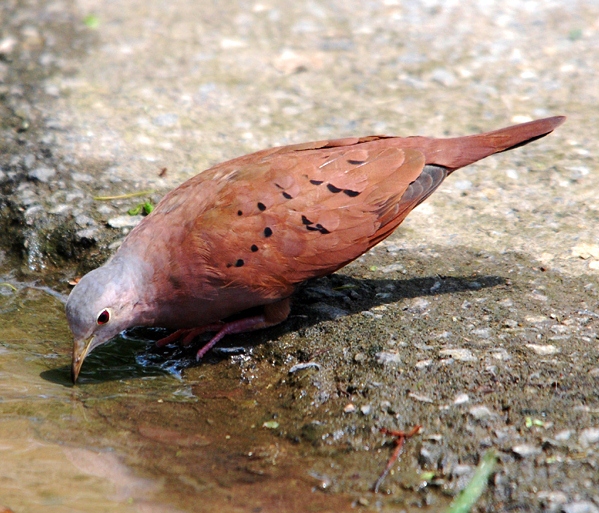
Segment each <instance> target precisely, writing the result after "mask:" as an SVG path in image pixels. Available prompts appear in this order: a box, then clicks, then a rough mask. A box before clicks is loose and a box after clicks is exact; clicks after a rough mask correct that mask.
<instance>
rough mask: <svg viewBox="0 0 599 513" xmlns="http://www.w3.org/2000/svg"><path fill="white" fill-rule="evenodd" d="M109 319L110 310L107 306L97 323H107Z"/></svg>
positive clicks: (99, 315)
mask: <svg viewBox="0 0 599 513" xmlns="http://www.w3.org/2000/svg"><path fill="white" fill-rule="evenodd" d="M109 320H110V310H108V309H107V308H105V309H104V310H102V311H101V312H100V313H99V314H98V317H97V319H96V323H98V324H99V325H102V324H106V323H107V322H108V321H109Z"/></svg>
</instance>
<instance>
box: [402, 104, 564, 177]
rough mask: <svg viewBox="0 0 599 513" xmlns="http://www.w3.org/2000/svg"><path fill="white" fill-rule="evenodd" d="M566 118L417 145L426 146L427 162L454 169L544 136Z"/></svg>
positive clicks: (532, 122) (561, 117) (540, 120)
mask: <svg viewBox="0 0 599 513" xmlns="http://www.w3.org/2000/svg"><path fill="white" fill-rule="evenodd" d="M565 120H566V117H565V116H554V117H551V118H545V119H537V120H536V121H530V122H528V123H522V124H520V125H514V126H510V127H507V128H501V129H499V130H494V131H492V132H486V133H484V134H476V135H467V136H465V137H454V138H450V139H427V141H426V143H425V144H424V145H422V141H421V142H420V144H418V145H419V146H420V147H421V148H422V147H423V146H424V148H425V150H424V151H425V154H426V163H427V164H434V165H437V166H443V167H445V168H447V169H450V170H451V171H453V170H455V169H458V168H460V167H464V166H467V165H468V164H472V163H474V162H476V161H477V160H480V159H483V158H485V157H488V156H489V155H493V154H494V153H500V152H502V151H507V150H511V149H513V148H517V147H518V146H523V145H525V144H528V143H529V142H532V141H535V140H537V139H540V138H541V137H545V136H546V135H548V134H550V133H551V132H553V130H555V129H556V128H557V127H558V126H560V125H561V124H562V123H563V122H564V121H565ZM408 139H411V138H408ZM414 139H418V138H414ZM414 142H416V141H414Z"/></svg>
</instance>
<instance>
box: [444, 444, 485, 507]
mask: <svg viewBox="0 0 599 513" xmlns="http://www.w3.org/2000/svg"><path fill="white" fill-rule="evenodd" d="M496 461H497V454H495V451H493V450H490V451H487V452H486V453H485V455H484V456H483V457H482V459H481V460H480V463H479V464H478V466H477V467H476V470H475V471H474V475H473V476H472V479H471V480H470V482H469V483H468V485H467V486H466V488H464V490H462V492H461V493H460V494H459V495H458V496H457V497H456V498H455V499H454V500H453V502H452V503H451V505H450V506H449V509H448V510H447V513H468V512H469V511H470V510H471V509H472V506H474V505H475V504H476V501H477V500H478V499H479V498H480V496H481V495H482V494H483V492H484V491H485V489H486V488H487V482H488V481H489V477H490V476H491V474H492V473H493V469H494V468H495V463H496Z"/></svg>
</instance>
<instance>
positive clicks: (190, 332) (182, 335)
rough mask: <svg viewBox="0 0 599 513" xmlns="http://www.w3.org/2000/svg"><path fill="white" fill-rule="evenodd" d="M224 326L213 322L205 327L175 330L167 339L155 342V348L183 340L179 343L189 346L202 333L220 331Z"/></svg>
mask: <svg viewBox="0 0 599 513" xmlns="http://www.w3.org/2000/svg"><path fill="white" fill-rule="evenodd" d="M223 326H224V324H223V323H222V322H215V323H212V324H206V325H205V326H200V327H198V328H191V329H184V330H177V331H175V332H174V333H171V334H170V335H168V336H167V337H164V338H161V339H160V340H157V341H156V347H164V346H166V345H167V344H170V343H172V342H176V341H177V340H181V339H183V341H182V342H181V343H182V344H183V345H184V346H188V345H189V344H191V341H192V340H193V339H194V338H195V337H197V336H198V335H200V334H202V333H206V332H207V331H218V330H220V329H221V328H222V327H223Z"/></svg>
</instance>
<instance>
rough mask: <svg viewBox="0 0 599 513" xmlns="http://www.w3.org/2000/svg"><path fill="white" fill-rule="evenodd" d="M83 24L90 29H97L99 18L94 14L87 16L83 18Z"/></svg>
mask: <svg viewBox="0 0 599 513" xmlns="http://www.w3.org/2000/svg"><path fill="white" fill-rule="evenodd" d="M83 24H84V25H85V26H86V27H89V28H91V29H97V28H98V27H99V26H100V18H98V17H97V16H96V15H95V14H88V15H87V16H86V17H85V18H83Z"/></svg>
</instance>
